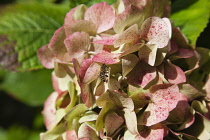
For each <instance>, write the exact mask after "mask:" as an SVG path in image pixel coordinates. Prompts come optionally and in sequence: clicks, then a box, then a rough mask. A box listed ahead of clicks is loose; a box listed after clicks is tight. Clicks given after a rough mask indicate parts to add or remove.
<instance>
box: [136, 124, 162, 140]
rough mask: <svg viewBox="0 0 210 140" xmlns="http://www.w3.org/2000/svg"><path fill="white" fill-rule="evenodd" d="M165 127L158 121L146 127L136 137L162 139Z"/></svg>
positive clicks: (150, 139) (147, 139)
mask: <svg viewBox="0 0 210 140" xmlns="http://www.w3.org/2000/svg"><path fill="white" fill-rule="evenodd" d="M164 133H165V130H164V127H163V126H162V125H161V124H160V123H158V124H155V125H153V126H151V127H149V128H148V129H145V130H144V131H142V132H141V133H140V135H138V136H137V137H136V139H138V140H162V139H163V137H164Z"/></svg>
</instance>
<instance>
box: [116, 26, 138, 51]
mask: <svg viewBox="0 0 210 140" xmlns="http://www.w3.org/2000/svg"><path fill="white" fill-rule="evenodd" d="M138 38H139V34H138V25H137V24H134V25H132V26H131V27H129V28H128V29H126V30H125V31H124V32H123V33H122V34H120V35H119V37H118V38H117V39H116V40H115V41H114V45H115V47H117V46H119V45H122V44H124V43H133V41H135V40H137V39H138Z"/></svg>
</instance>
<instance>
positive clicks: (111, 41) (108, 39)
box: [92, 35, 118, 45]
mask: <svg viewBox="0 0 210 140" xmlns="http://www.w3.org/2000/svg"><path fill="white" fill-rule="evenodd" d="M117 36H118V35H114V36H111V37H106V36H101V38H102V39H101V40H96V41H93V42H92V43H96V44H103V45H114V41H115V40H116V39H117Z"/></svg>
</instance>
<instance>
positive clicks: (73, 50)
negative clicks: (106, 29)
mask: <svg viewBox="0 0 210 140" xmlns="http://www.w3.org/2000/svg"><path fill="white" fill-rule="evenodd" d="M64 44H65V45H66V48H67V51H68V53H69V55H70V58H71V59H73V58H78V57H79V56H82V55H83V54H84V53H85V52H86V51H87V50H88V46H89V44H90V37H89V35H88V34H87V33H85V32H75V33H73V34H72V35H70V36H68V37H67V38H66V39H65V40H64Z"/></svg>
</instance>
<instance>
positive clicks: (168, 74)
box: [164, 62, 186, 84]
mask: <svg viewBox="0 0 210 140" xmlns="http://www.w3.org/2000/svg"><path fill="white" fill-rule="evenodd" d="M164 76H165V78H166V79H167V80H168V81H169V82H170V83H173V84H180V83H184V82H186V76H185V73H184V71H183V70H182V69H181V68H180V67H178V66H176V65H174V64H172V63H171V62H166V63H165V64H164Z"/></svg>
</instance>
